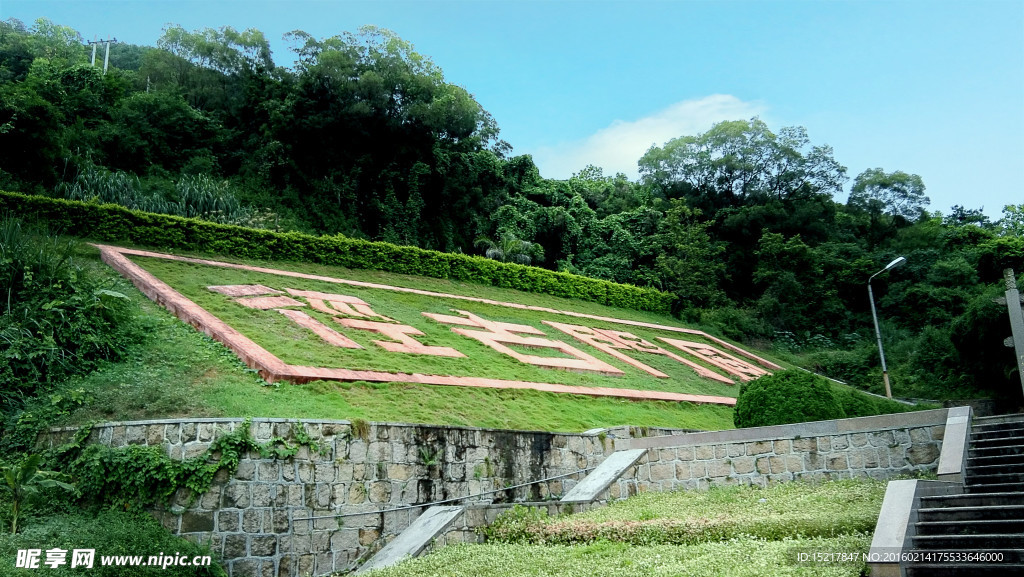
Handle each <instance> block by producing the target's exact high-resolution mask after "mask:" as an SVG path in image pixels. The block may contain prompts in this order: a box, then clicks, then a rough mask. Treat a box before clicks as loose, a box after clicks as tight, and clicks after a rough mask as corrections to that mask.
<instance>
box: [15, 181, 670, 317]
mask: <svg viewBox="0 0 1024 577" xmlns="http://www.w3.org/2000/svg"><path fill="white" fill-rule="evenodd" d="M3 211H9V212H13V213H15V214H17V215H19V216H21V217H22V218H24V219H26V220H29V221H37V222H40V223H45V224H47V225H48V226H49V227H50V229H51V230H56V231H60V232H61V233H64V234H71V235H75V236H80V237H84V238H90V239H95V240H102V241H105V242H126V243H131V244H133V245H138V246H146V247H152V248H156V249H162V250H169V249H178V250H185V251H193V252H205V253H218V254H226V255H231V256H234V257H237V258H246V259H260V260H286V261H302V262H312V263H317V264H329V265H337V266H343V267H347V268H356V269H371V270H382V271H387V272H394V273H401V274H409V275H419V276H427V277H433V278H443V279H453V280H460V281H470V282H476V283H482V284H490V285H493V286H497V287H502V288H511V289H516V290H521V291H526V292H536V293H545V294H550V295H554V296H559V297H565V298H571V299H579V300H586V301H592V302H596V303H600V304H603V305H608V306H613V307H620V308H625V309H633V310H641V311H654V312H660V313H667V312H669V310H670V309H671V306H672V302H673V301H674V300H675V296H674V295H672V294H669V293H665V292H661V291H657V290H654V289H648V288H640V287H636V286H632V285H624V284H618V283H613V282H608V281H604V280H598V279H593V278H588V277H583V276H578V275H573V274H569V273H563V272H554V271H549V270H546V269H542V268H537V267H530V266H523V265H520V264H513V263H503V262H498V261H494V260H490V259H487V258H484V257H480V256H466V255H462V254H452V253H444V252H439V251H434V250H424V249H421V248H417V247H411V246H398V245H394V244H389V243H386V242H371V241H366V240H360V239H354V238H348V237H345V236H342V235H340V234H339V235H335V236H313V235H309V234H303V233H297V232H274V231H269V230H258V229H251V228H244V227H240V226H231V225H223V224H216V223H212V222H206V221H202V220H197V219H193V218H182V217H178V216H170V215H163V214H153V213H147V212H139V211H134V210H128V209H126V208H124V207H122V206H118V205H114V204H95V203H86V202H79V201H72V200H63V199H57V198H48V197H44V196H31V195H25V194H20V193H15V192H4V191H0V212H3Z"/></svg>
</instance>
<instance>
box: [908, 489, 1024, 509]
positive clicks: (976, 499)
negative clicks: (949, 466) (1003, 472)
mask: <svg viewBox="0 0 1024 577" xmlns="http://www.w3.org/2000/svg"><path fill="white" fill-rule="evenodd" d="M1007 505H1017V506H1021V507H1022V508H1024V493H1019V492H991V491H989V492H981V491H979V492H976V493H965V494H962V495H935V496H933V497H921V508H922V509H939V508H945V507H986V506H988V507H993V506H998V507H1005V506H1007Z"/></svg>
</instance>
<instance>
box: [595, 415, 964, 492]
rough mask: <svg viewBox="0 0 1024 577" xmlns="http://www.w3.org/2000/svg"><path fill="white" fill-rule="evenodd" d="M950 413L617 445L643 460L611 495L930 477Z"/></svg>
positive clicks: (775, 428)
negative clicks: (638, 453) (644, 450)
mask: <svg viewBox="0 0 1024 577" xmlns="http://www.w3.org/2000/svg"><path fill="white" fill-rule="evenodd" d="M946 413H947V409H936V410H932V411H919V412H914V413H900V414H895V415H881V416H877V417H861V418H856V419H840V420H835V421H820V422H816V423H802V424H797V425H782V426H776V427H758V428H751V429H737V430H731V431H715V432H705V433H693V434H684V435H678V436H672V437H654V438H644V439H619V440H616V443H615V444H616V448H617V449H620V450H621V449H627V448H647V449H648V453H647V455H646V456H644V457H642V458H641V459H640V461H638V463H637V465H636V466H634V467H633V468H632V469H631V470H629V471H627V472H626V473H625V474H624V475H622V477H620V478H619V480H618V481H616V482H615V483H613V484H612V486H611V487H610V488H609V490H608V494H607V498H608V499H611V500H614V499H619V498H624V497H628V496H629V495H633V494H636V493H637V492H641V491H670V490H673V489H705V488H707V487H709V486H711V485H735V484H753V485H760V486H766V485H768V484H769V483H777V482H785V481H792V480H795V479H806V480H823V479H847V478H850V477H871V478H874V479H887V478H890V477H893V476H896V475H900V474H911V473H920V472H928V471H931V472H933V471H935V470H936V469H937V467H938V460H939V453H940V450H941V447H942V438H943V433H944V431H945V423H946Z"/></svg>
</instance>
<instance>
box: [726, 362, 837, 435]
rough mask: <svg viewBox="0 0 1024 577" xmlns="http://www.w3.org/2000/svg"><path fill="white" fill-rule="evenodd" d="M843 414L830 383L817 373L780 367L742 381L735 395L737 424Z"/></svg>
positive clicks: (763, 424) (756, 424) (823, 418)
mask: <svg viewBox="0 0 1024 577" xmlns="http://www.w3.org/2000/svg"><path fill="white" fill-rule="evenodd" d="M844 417H846V412H845V411H843V406H842V405H841V404H840V402H839V400H838V399H836V397H835V394H834V393H833V391H832V385H831V383H829V382H828V381H827V380H825V379H824V378H822V377H819V376H817V375H814V374H811V373H806V372H804V371H798V370H788V371H779V372H776V373H773V374H770V375H765V376H763V377H760V378H757V379H754V380H753V381H750V382H748V383H744V384H743V385H742V386H741V387H740V394H739V397H738V398H737V399H736V410H735V412H733V423H734V424H735V425H736V428H743V427H767V426H770V425H788V424H790V423H804V422H807V421H827V420H830V419H842V418H844Z"/></svg>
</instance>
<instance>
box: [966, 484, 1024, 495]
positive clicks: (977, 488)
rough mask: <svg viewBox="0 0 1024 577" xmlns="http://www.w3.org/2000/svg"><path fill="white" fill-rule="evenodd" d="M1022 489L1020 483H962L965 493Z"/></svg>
mask: <svg viewBox="0 0 1024 577" xmlns="http://www.w3.org/2000/svg"><path fill="white" fill-rule="evenodd" d="M1022 489H1024V486H1022V485H1021V484H1020V483H987V484H981V485H964V491H965V492H967V493H1014V492H1020V491H1021V490H1022Z"/></svg>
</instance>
